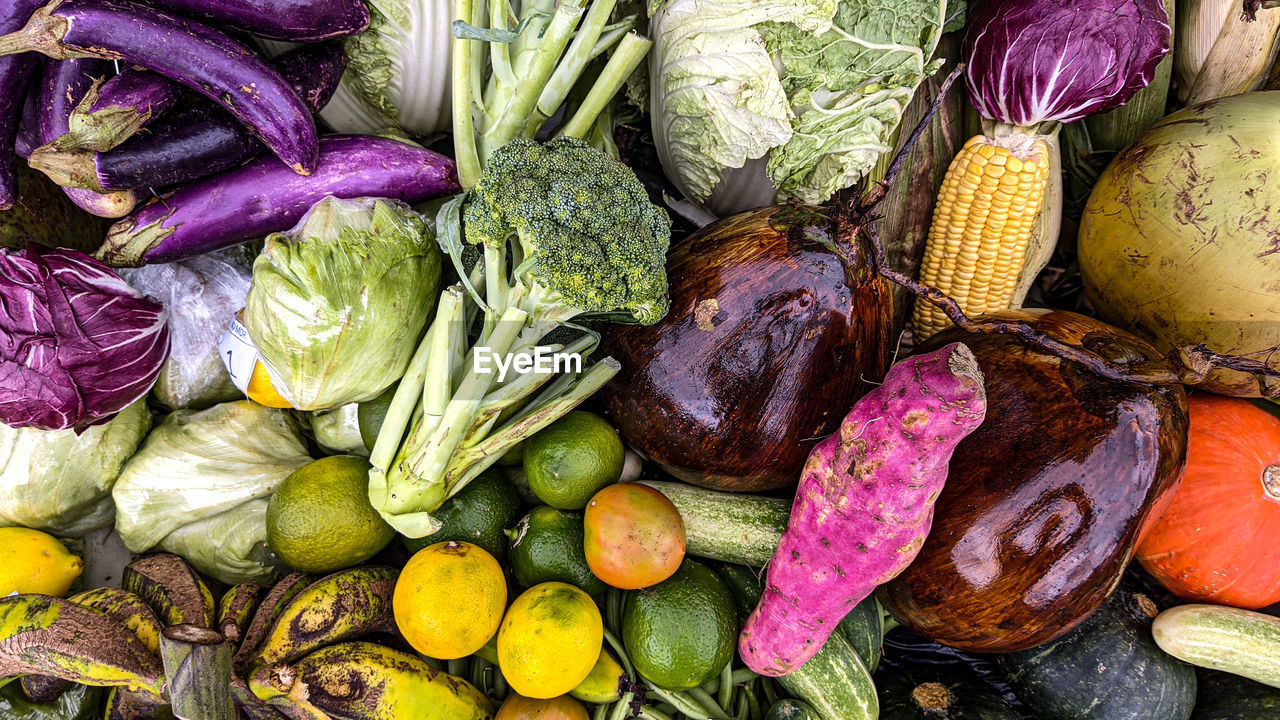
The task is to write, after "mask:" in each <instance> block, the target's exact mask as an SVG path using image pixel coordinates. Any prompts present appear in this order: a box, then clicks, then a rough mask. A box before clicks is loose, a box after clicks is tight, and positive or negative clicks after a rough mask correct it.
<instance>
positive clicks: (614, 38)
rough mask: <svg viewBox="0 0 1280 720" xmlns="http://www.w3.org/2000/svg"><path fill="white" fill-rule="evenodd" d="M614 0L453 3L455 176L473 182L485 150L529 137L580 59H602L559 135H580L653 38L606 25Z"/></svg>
mask: <svg viewBox="0 0 1280 720" xmlns="http://www.w3.org/2000/svg"><path fill="white" fill-rule="evenodd" d="M616 4H617V0H559V2H557V0H525V2H523V3H522V2H520V0H489V1H488V2H487V3H486V2H485V0H455V2H454V18H455V20H454V35H455V39H454V41H453V47H452V52H453V70H452V73H453V98H452V99H453V137H454V155H455V156H456V160H457V164H458V179H459V181H460V182H461V184H462V187H463V189H470V188H471V187H473V186H475V184H476V182H477V181H478V180H479V178H480V173H481V171H482V169H483V167H484V165H485V164H486V163H487V162H488V159H489V158H490V157H491V156H492V155H493V153H494V152H495V151H496V150H497V149H498V148H500V147H502V146H504V145H506V144H507V143H508V142H510V141H511V140H513V139H515V138H517V137H534V136H535V135H536V134H537V133H538V132H539V131H540V130H541V129H542V126H543V125H544V124H546V122H547V120H548V119H550V118H551V117H552V116H554V115H555V114H556V112H557V111H558V110H559V109H560V107H561V105H562V104H564V102H565V99H566V98H568V97H569V93H570V91H571V90H572V89H573V87H574V86H575V85H576V84H577V83H578V82H579V80H580V79H581V78H582V76H583V73H584V72H585V70H586V68H587V66H588V64H589V63H590V62H591V61H592V60H594V59H595V58H597V57H599V56H601V55H602V54H604V53H607V52H610V51H611V50H612V54H611V55H610V56H609V60H608V61H607V62H606V63H605V66H604V68H603V69H602V70H601V71H600V73H599V75H598V76H597V77H596V78H595V79H594V81H593V83H592V84H591V87H590V90H589V91H588V92H587V94H586V96H585V97H584V98H583V100H582V102H581V103H580V104H579V105H578V107H577V109H576V110H575V112H574V113H573V114H572V116H570V117H568V119H567V120H566V121H565V122H564V123H563V124H562V126H561V128H560V130H559V135H561V136H566V137H576V138H582V137H585V136H586V135H587V134H588V133H590V132H591V131H592V129H593V127H594V126H595V122H596V119H597V117H598V116H599V115H600V113H601V112H602V111H603V110H604V108H605V107H606V105H607V104H608V103H609V101H610V100H611V99H612V98H613V96H614V95H616V94H617V92H618V90H619V89H620V88H621V87H622V85H623V84H624V83H625V82H626V80H627V78H628V77H629V76H630V75H631V74H632V73H633V72H634V71H635V69H636V67H638V66H639V65H640V63H641V62H642V61H643V60H644V56H645V54H646V53H648V51H649V47H650V46H651V45H652V44H653V43H652V42H651V41H650V40H648V39H647V38H643V37H641V36H639V35H637V34H636V33H634V32H632V31H631V29H632V27H633V26H634V25H635V17H634V16H629V17H626V18H623V19H622V20H620V21H618V22H616V23H612V24H610V22H609V19H610V16H611V15H612V13H613V9H614V7H615V6H616Z"/></svg>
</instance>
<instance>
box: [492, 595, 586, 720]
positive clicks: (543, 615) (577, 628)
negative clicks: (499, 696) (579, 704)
mask: <svg viewBox="0 0 1280 720" xmlns="http://www.w3.org/2000/svg"><path fill="white" fill-rule="evenodd" d="M602 642H604V622H603V621H602V620H601V619H600V609H599V608H597V607H596V604H595V602H593V601H592V600H591V596H590V595H587V594H586V593H585V592H583V591H582V590H579V589H578V588H576V587H574V586H572V585H569V584H567V583H562V582H546V583H542V584H541V585H534V586H533V587H531V588H529V589H528V590H526V591H524V593H522V594H521V595H520V597H518V598H516V601H515V602H513V603H511V607H510V608H509V609H508V610H507V614H506V616H505V617H504V618H503V619H502V627H501V628H499V629H498V667H499V668H500V669H501V670H502V675H503V677H505V678H506V679H507V682H508V683H509V684H510V685H511V689H513V690H515V691H516V692H518V693H520V694H521V695H524V696H525V697H530V698H538V699H546V698H553V697H556V696H557V695H563V694H565V693H567V692H569V691H570V690H572V689H574V688H575V687H577V686H578V684H579V683H581V682H582V681H583V680H585V679H586V678H587V675H589V674H591V669H592V668H593V667H595V664H596V660H597V659H598V658H599V657H600V645H601V643H602Z"/></svg>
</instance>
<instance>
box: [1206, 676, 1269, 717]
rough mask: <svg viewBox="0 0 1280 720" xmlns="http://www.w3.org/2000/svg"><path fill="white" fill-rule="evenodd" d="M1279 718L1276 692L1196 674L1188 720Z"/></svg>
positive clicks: (1259, 685)
mask: <svg viewBox="0 0 1280 720" xmlns="http://www.w3.org/2000/svg"><path fill="white" fill-rule="evenodd" d="M1264 718H1280V688H1273V687H1271V686H1269V685H1263V684H1262V683H1258V682H1254V681H1252V680H1249V679H1248V678H1242V677H1240V676H1238V675H1231V674H1229V673H1224V672H1214V671H1213V670H1199V671H1198V672H1197V673H1196V709H1195V712H1193V713H1191V720H1255V719H1256V720H1263V719H1264Z"/></svg>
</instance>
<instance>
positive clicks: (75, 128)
mask: <svg viewBox="0 0 1280 720" xmlns="http://www.w3.org/2000/svg"><path fill="white" fill-rule="evenodd" d="M185 90H186V89H185V88H184V87H183V86H182V85H180V84H178V83H176V82H174V81H172V80H170V79H169V78H167V77H165V76H163V75H159V74H157V73H153V72H151V71H150V70H144V69H142V68H139V67H127V68H125V69H123V70H121V71H120V74H119V75H116V76H115V77H113V78H110V79H109V80H106V81H105V82H103V83H101V84H100V85H95V86H94V87H91V88H89V92H88V94H86V95H85V98H84V101H82V102H81V103H80V105H78V106H77V107H76V109H75V110H72V111H71V119H70V120H69V121H68V123H67V124H68V134H67V135H64V136H63V139H60V140H55V141H54V143H55V145H58V146H59V147H65V148H68V149H69V148H72V147H77V148H88V149H90V150H110V149H111V148H113V147H115V146H117V145H119V144H120V143H121V142H123V141H125V140H126V139H128V138H129V137H131V136H132V135H133V134H134V133H136V132H137V131H138V130H140V129H142V128H143V127H146V125H147V123H149V122H151V121H152V120H154V119H155V118H157V117H159V116H161V115H163V114H164V113H165V112H167V111H168V110H169V109H170V108H172V107H173V106H174V104H175V103H177V102H178V99H179V98H181V97H182V94H183V92H185Z"/></svg>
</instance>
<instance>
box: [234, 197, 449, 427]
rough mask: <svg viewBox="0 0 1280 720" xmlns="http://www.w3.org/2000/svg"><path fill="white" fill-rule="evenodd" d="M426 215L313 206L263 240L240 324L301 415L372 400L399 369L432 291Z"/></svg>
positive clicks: (353, 203) (433, 254)
mask: <svg viewBox="0 0 1280 720" xmlns="http://www.w3.org/2000/svg"><path fill="white" fill-rule="evenodd" d="M441 260H442V258H441V254H440V249H439V248H438V247H437V246H436V245H435V243H434V242H432V234H431V230H430V227H429V225H428V223H427V220H426V218H424V217H423V216H421V215H419V214H418V213H416V212H414V211H412V210H410V209H409V208H408V207H407V206H404V205H401V204H399V203H396V202H394V201H390V200H374V199H362V200H341V199H338V198H334V197H328V198H325V199H324V200H321V201H320V202H319V203H316V205H315V207H313V208H312V209H311V211H310V212H309V213H308V214H307V216H306V217H305V218H303V220H302V222H300V223H299V225H298V227H297V228H295V229H294V230H292V231H290V232H288V233H277V234H274V235H272V236H270V237H268V238H267V245H266V248H265V249H264V250H263V251H262V254H261V255H259V256H258V259H257V260H256V261H255V262H254V265H253V285H252V287H251V288H250V289H249V295H248V297H247V298H246V299H245V313H244V323H245V327H246V328H247V329H248V331H249V335H250V337H252V338H253V341H254V343H255V344H257V346H258V352H259V354H260V357H261V360H262V363H263V364H264V365H265V366H266V368H267V371H268V373H269V374H270V376H271V379H272V383H273V385H275V387H276V390H277V392H279V393H280V395H281V396H282V397H283V398H284V399H285V400H287V401H288V402H289V404H290V405H291V406H292V407H294V408H296V409H298V410H325V409H329V408H335V407H338V406H340V405H346V404H348V403H354V402H361V401H363V400H371V399H373V398H375V397H377V396H378V393H380V392H382V391H383V389H385V388H386V387H387V386H388V385H390V384H391V383H393V382H395V380H396V379H397V378H399V377H400V375H402V374H403V373H404V370H405V367H407V366H408V364H409V357H410V356H411V355H412V354H413V349H414V347H415V345H416V343H417V340H418V338H419V337H420V335H421V334H422V329H423V328H424V327H425V326H426V324H427V318H428V317H429V316H430V314H431V310H432V300H433V298H434V297H435V295H436V293H437V292H438V291H439V280H440V266H441Z"/></svg>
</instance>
